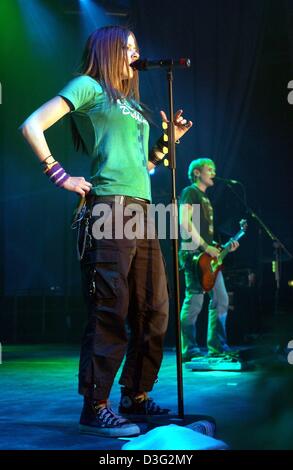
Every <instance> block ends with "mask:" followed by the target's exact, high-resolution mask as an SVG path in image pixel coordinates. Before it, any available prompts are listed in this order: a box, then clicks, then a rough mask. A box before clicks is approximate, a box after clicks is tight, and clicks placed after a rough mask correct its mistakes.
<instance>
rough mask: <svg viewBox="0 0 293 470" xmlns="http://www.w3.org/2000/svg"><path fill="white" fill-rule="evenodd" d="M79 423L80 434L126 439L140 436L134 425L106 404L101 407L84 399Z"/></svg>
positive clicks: (137, 428)
mask: <svg viewBox="0 0 293 470" xmlns="http://www.w3.org/2000/svg"><path fill="white" fill-rule="evenodd" d="M79 423H80V424H79V430H80V432H81V433H85V434H96V435H97V436H104V437H126V436H137V435H138V434H140V429H139V427H138V426H137V425H136V424H133V423H131V422H130V421H128V420H127V419H125V418H122V417H121V416H119V415H117V414H115V413H114V412H113V410H112V409H111V408H110V406H109V404H108V403H106V404H105V405H102V406H101V405H98V404H97V403H96V402H94V401H91V400H88V399H86V398H85V400H84V405H83V409H82V412H81V416H80V422H79Z"/></svg>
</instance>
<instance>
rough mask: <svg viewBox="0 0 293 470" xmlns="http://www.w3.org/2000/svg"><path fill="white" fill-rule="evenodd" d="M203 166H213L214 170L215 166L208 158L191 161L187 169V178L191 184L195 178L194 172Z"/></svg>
mask: <svg viewBox="0 0 293 470" xmlns="http://www.w3.org/2000/svg"><path fill="white" fill-rule="evenodd" d="M205 165H209V166H213V167H214V168H216V164H215V162H214V161H213V160H211V159H210V158H205V157H204V158H197V159H196V160H192V162H191V163H190V165H189V167H188V178H189V179H190V181H191V183H194V181H195V179H196V177H195V174H194V170H201V169H202V168H203V167H204V166H205Z"/></svg>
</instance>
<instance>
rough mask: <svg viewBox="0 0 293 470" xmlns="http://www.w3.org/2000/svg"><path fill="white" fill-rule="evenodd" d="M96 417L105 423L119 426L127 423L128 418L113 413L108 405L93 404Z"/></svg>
mask: <svg viewBox="0 0 293 470" xmlns="http://www.w3.org/2000/svg"><path fill="white" fill-rule="evenodd" d="M95 408H96V410H97V416H98V418H99V419H100V420H101V421H102V422H103V423H104V424H106V425H110V426H121V425H123V424H126V423H128V420H127V419H125V418H122V416H119V415H117V414H116V413H114V411H113V410H112V408H110V407H109V406H103V407H100V406H95Z"/></svg>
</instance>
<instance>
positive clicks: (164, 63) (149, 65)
mask: <svg viewBox="0 0 293 470" xmlns="http://www.w3.org/2000/svg"><path fill="white" fill-rule="evenodd" d="M190 66H191V60H190V59H177V60H174V59H157V60H149V59H142V60H140V59H138V60H135V61H134V62H132V64H130V67H132V68H133V69H135V70H142V71H144V72H145V71H146V70H152V69H170V68H175V67H176V68H188V67H190Z"/></svg>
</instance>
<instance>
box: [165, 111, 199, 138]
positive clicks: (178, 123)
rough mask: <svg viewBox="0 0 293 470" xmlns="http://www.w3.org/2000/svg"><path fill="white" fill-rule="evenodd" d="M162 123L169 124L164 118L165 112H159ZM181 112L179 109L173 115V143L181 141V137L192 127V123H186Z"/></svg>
mask: <svg viewBox="0 0 293 470" xmlns="http://www.w3.org/2000/svg"><path fill="white" fill-rule="evenodd" d="M160 114H161V118H162V121H164V122H167V123H168V122H169V121H168V119H167V116H166V113H165V111H160ZM182 114H183V110H182V109H179V110H178V111H177V112H176V113H175V114H174V133H175V135H174V137H175V141H176V140H179V139H181V137H183V136H184V134H186V132H187V131H189V129H190V128H191V127H192V124H193V123H192V121H188V120H187V119H185V118H184V116H183V115H182Z"/></svg>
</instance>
